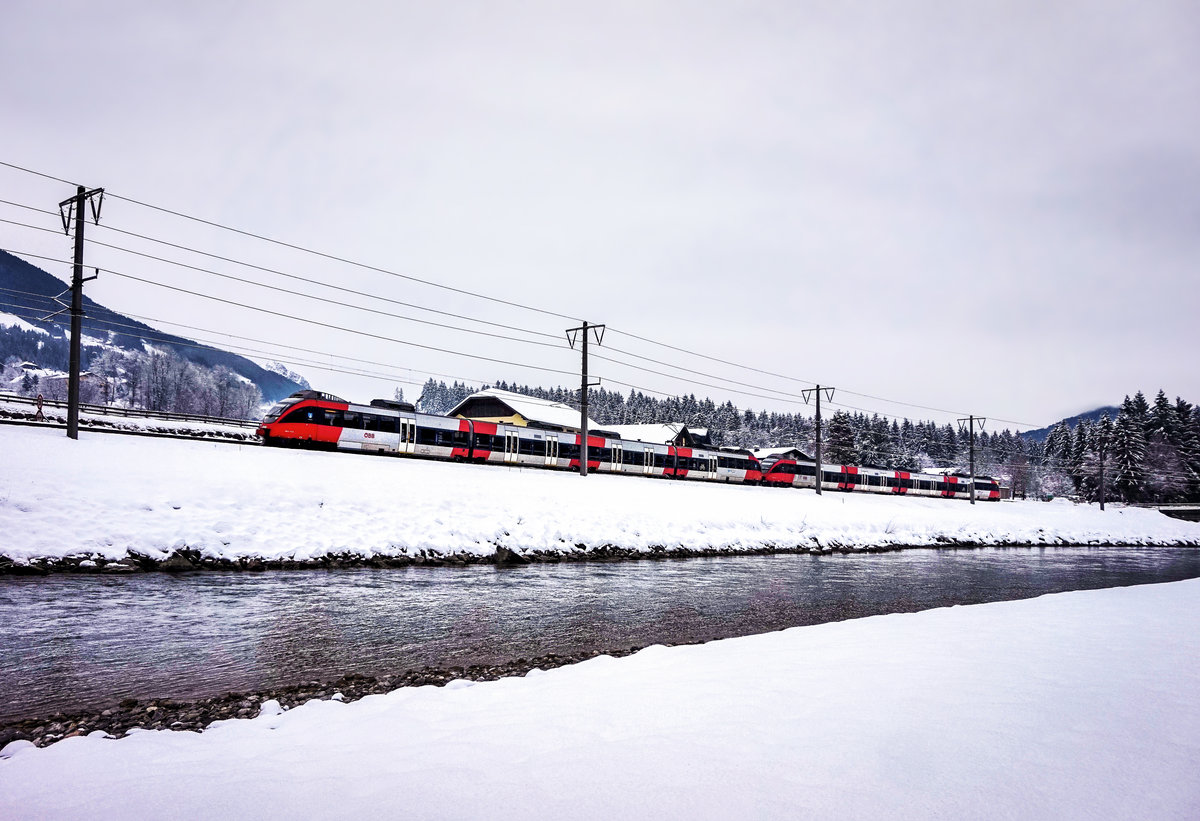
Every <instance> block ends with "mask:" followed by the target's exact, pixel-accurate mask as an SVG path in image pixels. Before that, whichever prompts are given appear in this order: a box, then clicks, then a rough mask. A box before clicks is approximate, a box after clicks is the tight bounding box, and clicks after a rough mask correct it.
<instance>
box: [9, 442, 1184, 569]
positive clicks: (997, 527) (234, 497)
mask: <svg viewBox="0 0 1200 821" xmlns="http://www.w3.org/2000/svg"><path fill="white" fill-rule="evenodd" d="M0 449H2V452H3V469H2V471H0V557H7V559H9V560H11V562H16V563H28V562H30V561H37V560H44V559H47V560H56V559H59V560H60V559H63V558H65V557H72V556H74V557H77V558H83V559H85V560H95V559H103V560H107V561H119V560H122V559H128V558H129V557H131V556H133V557H145V558H146V559H152V560H158V561H161V560H164V559H166V558H168V557H169V556H171V555H172V554H173V553H175V552H177V551H185V550H186V551H194V553H193V554H192V555H194V556H195V555H198V556H201V557H205V558H207V559H212V560H232V561H237V560H245V559H248V558H249V559H266V560H271V561H286V562H300V563H304V562H310V561H313V560H317V559H320V558H321V557H327V556H331V555H349V556H358V557H401V558H404V557H407V558H413V557H420V556H426V557H429V556H432V557H435V558H436V557H444V556H451V555H454V554H458V555H463V556H468V557H483V558H487V557H491V556H493V555H494V554H495V553H496V550H497V548H498V547H503V548H505V549H507V550H510V551H512V552H513V553H514V554H516V555H521V554H532V553H534V552H543V553H556V554H562V555H578V554H580V553H581V552H584V553H586V552H588V551H596V550H599V551H601V552H602V551H603V549H604V548H606V547H616V548H620V549H621V550H626V551H631V552H634V553H644V554H652V553H655V552H664V551H665V552H670V551H673V550H683V551H704V550H717V551H730V552H737V551H756V550H763V549H770V548H797V547H798V548H820V549H830V548H848V549H866V548H869V547H880V546H893V545H899V546H925V545H937V544H1046V543H1051V544H1053V543H1059V544H1081V545H1086V544H1191V545H1197V544H1200V524H1196V523H1189V522H1182V521H1177V520H1174V519H1170V518H1168V517H1166V516H1163V515H1162V514H1160V513H1157V512H1155V511H1149V510H1140V509H1132V508H1130V509H1123V508H1117V507H1110V508H1109V510H1107V511H1105V512H1103V513H1101V512H1100V511H1099V510H1098V509H1097V508H1096V507H1095V506H1079V505H1073V504H1070V503H1068V502H1057V503H1048V504H1047V503H1041V502H1011V503H979V504H976V505H974V506H972V505H970V504H968V503H966V502H964V501H954V500H939V499H910V498H889V497H882V498H881V497H877V496H867V495H848V494H838V493H827V494H825V495H823V496H821V497H818V496H816V494H814V493H812V492H809V491H800V490H794V489H786V490H781V489H768V488H759V487H738V486H727V485H720V486H715V485H707V484H702V483H696V482H673V481H667V480H653V479H641V478H635V477H620V476H605V475H592V476H589V477H587V478H586V479H581V478H580V477H578V476H575V475H571V474H561V473H554V472H550V471H539V470H529V469H519V468H503V467H495V466H483V465H456V464H450V463H443V462H429V461H422V460H416V459H395V458H386V457H370V456H359V455H352V454H341V453H316V452H310V451H289V450H277V449H273V448H263V447H261V446H257V445H245V446H242V445H228V444H215V443H206V442H193V441H175V440H159V439H142V438H132V437H121V436H99V435H94V434H93V435H88V434H87V433H86V432H84V433H83V434H82V435H81V438H80V440H79V441H77V442H73V441H71V440H69V439H67V438H66V437H65V436H63V434H62V432H61V431H50V430H41V429H30V428H19V427H4V428H0Z"/></svg>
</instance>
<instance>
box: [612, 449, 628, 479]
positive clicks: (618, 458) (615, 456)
mask: <svg viewBox="0 0 1200 821" xmlns="http://www.w3.org/2000/svg"><path fill="white" fill-rule="evenodd" d="M623 451H624V446H623V445H621V444H620V443H619V442H613V446H612V469H613V471H614V472H618V473H619V472H620V471H621V470H622V469H623V468H624V467H625V465H624V461H625V460H624V455H623Z"/></svg>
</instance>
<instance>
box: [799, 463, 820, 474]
mask: <svg viewBox="0 0 1200 821" xmlns="http://www.w3.org/2000/svg"><path fill="white" fill-rule="evenodd" d="M796 473H798V474H800V475H801V476H816V475H817V466H816V465H796Z"/></svg>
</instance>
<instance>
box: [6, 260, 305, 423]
mask: <svg viewBox="0 0 1200 821" xmlns="http://www.w3.org/2000/svg"><path fill="white" fill-rule="evenodd" d="M67 288H68V285H67V283H64V282H63V281H62V280H60V279H58V278H57V277H54V276H53V275H51V274H49V273H47V272H46V271H43V270H42V269H40V268H38V267H37V266H35V265H32V264H30V263H28V262H26V261H25V260H23V259H21V258H19V257H16V256H13V255H12V254H9V253H6V252H4V251H0V364H2V363H4V362H5V361H6V360H10V359H16V360H19V361H20V362H27V363H32V364H34V365H36V366H38V367H39V368H42V369H45V370H47V371H65V370H66V368H67V358H68V356H69V344H68V331H69V330H70V317H69V315H67V314H62V315H60V316H57V317H55V318H54V319H53V320H51V321H49V322H43V321H41V318H42V317H45V316H48V315H50V314H53V313H55V312H56V311H59V310H61V308H62V305H61V304H60V303H58V302H55V299H54V298H55V297H56V296H58V295H60V294H62V293H63V291H65V290H66V289H67ZM83 307H84V313H85V315H84V318H83V368H84V369H85V370H86V369H87V368H88V366H89V363H90V362H91V361H92V360H94V359H97V358H98V357H100V356H101V355H103V354H104V353H105V352H108V351H118V352H122V353H131V352H139V353H141V352H146V351H150V350H156V351H166V352H170V353H171V354H174V355H175V356H178V357H179V358H180V359H183V360H185V361H187V362H189V363H192V364H193V365H196V366H198V367H200V368H205V369H217V368H224V369H228V370H229V371H232V372H233V373H234V374H236V375H237V376H238V377H240V378H241V379H244V380H246V381H248V382H251V383H253V384H254V385H255V386H257V387H258V389H259V390H260V391H261V392H262V398H263V400H264V401H266V402H272V401H274V400H276V399H279V398H280V397H283V396H287V395H288V394H290V393H293V392H295V391H298V390H301V389H302V388H307V387H308V381H307V380H305V379H304V378H303V377H301V376H300V375H299V374H296V373H293V372H292V371H289V370H288V369H287V368H285V367H283V366H282V365H278V363H275V367H263V366H261V365H259V364H258V363H256V362H253V361H251V360H249V359H247V358H246V357H244V356H238V355H237V354H234V353H230V352H228V351H223V350H221V349H219V348H214V347H211V346H209V345H201V344H199V343H196V342H193V341H191V340H189V339H185V338H184V337H180V336H176V335H174V334H170V333H167V332H165V331H160V330H156V329H154V328H152V327H150V326H149V325H146V324H144V323H141V322H138V321H137V320H135V319H131V318H129V317H127V316H124V315H122V314H119V313H117V312H116V311H113V310H110V309H109V308H106V307H105V306H103V305H101V304H99V303H98V302H95V301H94V300H92V299H90V298H89V297H88V296H87V295H86V294H85V295H84V297H83Z"/></svg>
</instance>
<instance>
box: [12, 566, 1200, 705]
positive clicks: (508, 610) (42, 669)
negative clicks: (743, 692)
mask: <svg viewBox="0 0 1200 821" xmlns="http://www.w3.org/2000/svg"><path fill="white" fill-rule="evenodd" d="M1195 577H1200V550H1194V549H1179V548H1112V547H1109V548H1074V547H1070V548H1061V547H1060V548H983V549H976V550H906V551H902V552H898V553H883V554H851V555H829V556H810V555H797V556H791V555H788V556H747V557H729V558H712V559H686V560H667V561H638V562H623V563H614V564H537V565H528V566H523V567H513V568H492V567H484V566H475V567H466V568H406V569H386V570H371V569H355V570H332V571H321V570H311V571H278V572H266V573H218V572H199V573H184V574H179V575H168V574H162V573H147V574H137V575H130V576H101V575H55V576H49V577H40V578H39V577H4V578H0V720H11V719H14V718H19V717H25V716H41V715H48V714H50V713H53V712H55V711H59V710H62V711H67V710H76V709H101V708H103V707H105V706H109V705H112V704H114V703H115V702H116V701H118V700H120V699H122V698H126V697H133V698H139V699H144V698H200V697H207V696H211V695H218V694H220V693H224V692H227V691H230V690H235V691H243V690H259V689H266V688H270V687H277V686H286V685H291V684H297V683H300V682H302V681H310V680H322V681H323V680H329V679H334V678H337V677H339V676H341V675H343V674H345V673H362V674H366V675H380V674H385V673H400V672H403V671H405V670H409V669H415V668H420V667H424V666H434V667H448V666H455V665H468V664H493V663H498V662H503V661H510V660H513V659H517V658H530V657H534V656H540V655H544V654H547V653H560V654H561V653H571V652H577V651H590V650H617V649H623V648H628V647H631V646H646V645H650V644H656V643H682V642H693V641H704V640H708V639H714V638H725V637H729V636H740V635H746V634H750V633H761V632H765V631H769V630H778V629H781V628H785V627H792V626H796V625H804V624H817V623H821V622H827V621H837V620H841V619H849V618H857V617H861V616H869V615H875V614H880V613H895V612H909V611H916V610H924V609H927V608H931V607H944V606H947V605H954V604H973V603H978V602H988V601H1000V600H1008V599H1020V598H1027V597H1031V596H1037V595H1041V594H1043V593H1054V592H1059V591H1064V590H1079V589H1091V588H1099V587H1116V586H1122V585H1131V584H1148V583H1154V582H1166V581H1177V580H1180V579H1188V578H1195Z"/></svg>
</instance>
